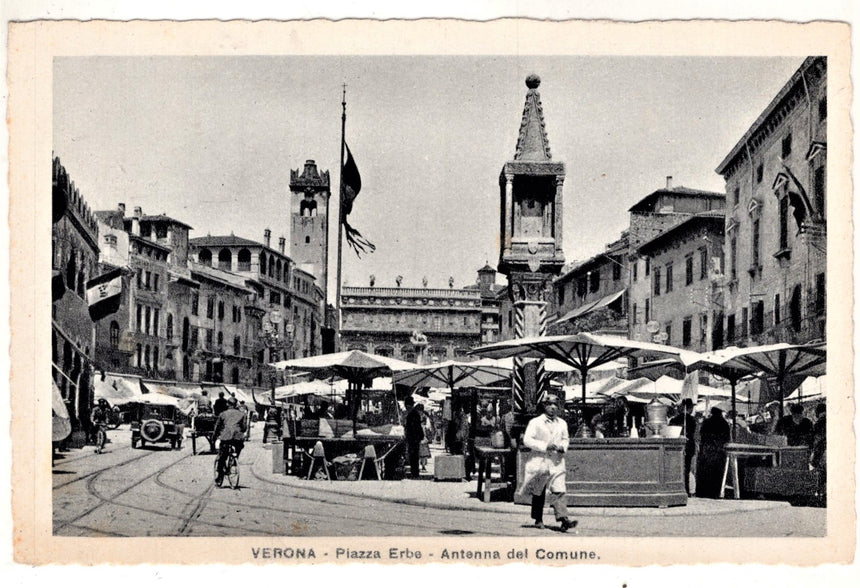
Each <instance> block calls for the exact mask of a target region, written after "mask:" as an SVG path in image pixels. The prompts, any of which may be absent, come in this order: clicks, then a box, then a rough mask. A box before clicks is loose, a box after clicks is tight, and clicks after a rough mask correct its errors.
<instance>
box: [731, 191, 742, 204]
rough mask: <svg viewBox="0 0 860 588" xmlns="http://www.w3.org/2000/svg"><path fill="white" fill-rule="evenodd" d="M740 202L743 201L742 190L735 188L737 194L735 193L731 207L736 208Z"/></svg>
mask: <svg viewBox="0 0 860 588" xmlns="http://www.w3.org/2000/svg"><path fill="white" fill-rule="evenodd" d="M740 200H741V189H740V188H735V192H734V200H732V202H731V205H732V206H734V205H735V204H737V203H738V202H740Z"/></svg>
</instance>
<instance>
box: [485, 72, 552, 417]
mask: <svg viewBox="0 0 860 588" xmlns="http://www.w3.org/2000/svg"><path fill="white" fill-rule="evenodd" d="M540 83H541V82H540V78H539V77H538V76H536V75H530V76H528V77H527V78H526V87H527V88H528V91H527V93H526V101H525V107H524V108H523V117H522V121H521V123H520V132H519V135H518V138H517V147H516V152H515V154H514V158H513V159H512V160H511V161H508V162H507V163H505V165H504V167H503V168H502V173H501V174H500V177H499V187H500V196H501V200H502V202H501V217H502V218H501V223H500V231H501V235H500V239H499V243H500V255H499V272H501V273H503V274H505V275H506V276H507V277H508V292H509V294H510V297H511V301H512V302H513V306H514V333H515V337H517V338H522V337H536V336H542V335H544V334H546V327H547V303H548V302H549V300H550V296H551V294H552V278H553V277H554V276H557V275H558V274H559V273H560V272H561V268H562V266H563V265H564V252H563V251H562V244H561V232H562V231H561V229H562V219H561V213H562V209H563V207H562V197H563V193H562V187H563V185H564V175H565V169H564V164H563V163H561V162H555V161H552V155H551V152H550V149H549V140H548V139H547V135H546V126H545V123H544V119H543V108H542V106H541V101H540V94H539V93H538V87H539V86H540ZM512 381H513V384H512V391H511V394H512V406H513V409H514V413H515V414H517V415H518V417H519V418H520V420H524V419H525V418H526V417H528V416H530V415H532V414H534V413H536V412H537V403H538V402H539V401H540V399H541V398H542V396H543V395H544V394H545V392H546V389H547V384H548V382H547V379H546V377H545V374H544V370H543V362H542V361H540V362H525V361H523V360H519V359H516V360H514V374H513V378H512Z"/></svg>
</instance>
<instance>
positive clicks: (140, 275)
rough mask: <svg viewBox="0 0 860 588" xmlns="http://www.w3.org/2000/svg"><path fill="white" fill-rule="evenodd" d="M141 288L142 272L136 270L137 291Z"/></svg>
mask: <svg viewBox="0 0 860 588" xmlns="http://www.w3.org/2000/svg"><path fill="white" fill-rule="evenodd" d="M142 288H143V270H142V269H139V270H137V289H138V290H141V289H142Z"/></svg>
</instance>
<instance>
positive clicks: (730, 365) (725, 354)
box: [681, 343, 827, 438]
mask: <svg viewBox="0 0 860 588" xmlns="http://www.w3.org/2000/svg"><path fill="white" fill-rule="evenodd" d="M681 360H682V361H683V362H684V364H685V365H686V366H687V368H688V369H703V370H705V371H708V372H711V373H713V374H717V375H718V376H721V377H723V378H725V379H727V380H728V381H729V383H730V384H731V387H732V413H733V414H734V418H733V419H732V438H734V435H735V430H736V428H737V402H736V386H737V383H738V381H739V380H740V379H741V378H743V377H746V376H749V375H752V374H757V373H764V374H765V375H768V376H772V377H773V378H775V379H776V382H777V385H778V387H779V403H780V405H779V407H780V414H782V413H783V403H784V393H783V390H784V385H785V381H786V379H787V378H790V377H792V376H817V375H821V374H823V373H824V372H825V369H826V363H827V350H826V346H825V345H824V344H823V343H822V344H816V345H791V344H788V343H775V344H772V345H759V346H755V347H727V348H725V349H720V350H718V351H715V352H713V353H709V354H704V355H702V354H697V353H688V352H685V353H683V354H681Z"/></svg>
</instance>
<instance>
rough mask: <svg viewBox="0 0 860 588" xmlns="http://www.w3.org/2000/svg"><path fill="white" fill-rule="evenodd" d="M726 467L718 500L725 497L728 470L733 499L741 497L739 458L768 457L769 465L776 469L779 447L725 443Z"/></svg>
mask: <svg viewBox="0 0 860 588" xmlns="http://www.w3.org/2000/svg"><path fill="white" fill-rule="evenodd" d="M725 449H726V466H725V467H724V468H723V481H722V484H720V498H725V496H726V482H727V478H728V476H729V468H731V470H732V484H734V485H733V486H731V488H732V492H733V493H734V497H735V499H740V497H741V480H740V473H739V472H738V458H739V457H769V458H770V460H771V465H772V466H773V467H776V465H777V463H778V456H779V450H780V449H781V448H780V447H773V446H770V445H749V444H746V443H726V447H725Z"/></svg>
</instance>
